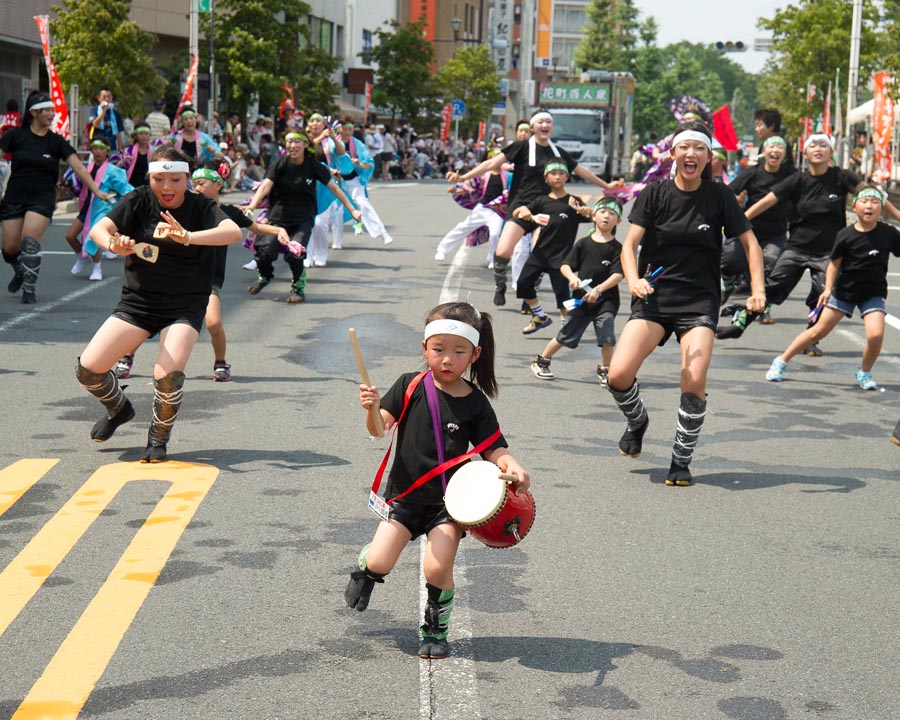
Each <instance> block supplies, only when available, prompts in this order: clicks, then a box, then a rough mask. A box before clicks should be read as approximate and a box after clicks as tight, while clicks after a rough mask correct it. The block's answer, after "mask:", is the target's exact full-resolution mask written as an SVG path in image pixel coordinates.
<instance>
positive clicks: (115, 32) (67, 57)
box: [50, 0, 166, 116]
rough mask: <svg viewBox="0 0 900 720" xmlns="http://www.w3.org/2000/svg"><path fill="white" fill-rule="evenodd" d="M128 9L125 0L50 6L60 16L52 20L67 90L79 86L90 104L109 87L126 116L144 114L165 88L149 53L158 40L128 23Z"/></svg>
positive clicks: (56, 53)
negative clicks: (152, 99) (145, 106)
mask: <svg viewBox="0 0 900 720" xmlns="http://www.w3.org/2000/svg"><path fill="white" fill-rule="evenodd" d="M130 6H131V3H130V2H128V1H127V0H67V1H66V2H63V4H62V5H59V6H57V5H54V6H52V8H51V9H52V10H53V11H54V12H56V13H57V15H58V16H59V17H58V18H56V19H55V20H51V21H50V35H51V38H52V42H53V49H52V51H53V62H54V64H55V65H56V69H57V71H58V72H59V78H60V80H61V81H62V84H63V87H65V88H66V89H68V88H69V87H71V86H72V85H73V84H77V85H78V86H79V88H80V93H81V97H82V98H83V99H85V100H87V101H89V99H90V98H92V97H93V96H95V95H96V94H97V93H98V92H99V91H100V90H101V89H103V88H106V89H108V90H110V91H111V92H112V93H113V95H114V96H115V98H116V104H117V105H118V107H119V110H120V111H121V113H122V115H123V116H127V115H131V114H134V113H139V112H143V110H144V103H145V101H146V100H148V99H151V98H153V97H156V96H157V95H159V94H160V93H161V92H162V90H163V88H164V87H165V84H166V83H165V80H164V79H163V78H162V77H161V76H160V75H158V74H157V72H156V69H155V68H154V65H153V59H152V57H151V54H150V51H151V50H152V49H153V47H154V46H155V45H156V42H157V40H156V36H155V35H153V34H152V33H147V32H144V31H143V30H141V29H140V27H138V24H137V23H135V22H132V21H131V20H129V19H128V11H129V8H130Z"/></svg>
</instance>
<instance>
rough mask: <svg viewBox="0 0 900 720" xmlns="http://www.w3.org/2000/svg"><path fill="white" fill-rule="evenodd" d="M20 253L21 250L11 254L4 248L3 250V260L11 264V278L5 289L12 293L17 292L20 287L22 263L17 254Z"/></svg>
mask: <svg viewBox="0 0 900 720" xmlns="http://www.w3.org/2000/svg"><path fill="white" fill-rule="evenodd" d="M21 254H22V253H21V252H17V253H15V254H13V253H8V252H6V250H4V251H3V260H4V261H5V262H7V263H9V264H10V265H12V269H13V276H12V280H10V281H9V285H7V286H6V289H7V290H8V291H9V292H11V293H12V294H15V293H17V292H19V290H21V289H22V280H23V274H22V265H21V264H20V263H19V256H20V255H21Z"/></svg>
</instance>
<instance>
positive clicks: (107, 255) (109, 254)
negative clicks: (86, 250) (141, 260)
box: [103, 250, 119, 260]
mask: <svg viewBox="0 0 900 720" xmlns="http://www.w3.org/2000/svg"><path fill="white" fill-rule="evenodd" d="M103 257H105V258H106V259H107V260H115V259H116V258H117V257H119V256H118V255H116V254H115V253H114V252H113V251H112V250H104V251H103Z"/></svg>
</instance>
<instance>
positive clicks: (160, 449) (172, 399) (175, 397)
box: [141, 370, 184, 463]
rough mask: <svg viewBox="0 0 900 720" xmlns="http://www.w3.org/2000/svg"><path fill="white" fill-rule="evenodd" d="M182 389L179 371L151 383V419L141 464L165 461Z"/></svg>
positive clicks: (182, 384) (182, 374)
mask: <svg viewBox="0 0 900 720" xmlns="http://www.w3.org/2000/svg"><path fill="white" fill-rule="evenodd" d="M183 388H184V373H183V372H181V371H180V370H176V371H175V372H170V373H169V374H168V375H166V376H165V377H163V378H160V379H159V380H154V381H153V419H152V420H151V421H150V432H148V433H147V448H146V450H144V454H143V455H142V456H141V462H142V463H161V462H165V461H166V444H167V443H168V442H169V436H170V435H171V434H172V426H173V425H174V424H175V418H176V417H178V410H179V408H180V407H181V397H182V395H183V394H184V390H183Z"/></svg>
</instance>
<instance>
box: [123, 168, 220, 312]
mask: <svg viewBox="0 0 900 720" xmlns="http://www.w3.org/2000/svg"><path fill="white" fill-rule="evenodd" d="M161 212H162V208H161V207H160V205H159V201H158V200H157V199H156V196H155V195H154V194H153V192H152V191H151V190H150V188H149V186H146V185H144V186H142V187H139V188H136V189H135V190H134V192H130V193H128V195H126V196H125V197H124V198H122V200H121V201H120V202H119V203H118V204H117V205H116V206H115V207H114V208H113V209H112V210H110V212H109V214H108V215H107V216H106V217H107V218H109V219H110V220H111V221H112V222H113V224H115V226H116V229H117V230H118V231H119V232H120V233H121V234H122V235H128V236H129V237H131V238H133V239H134V240H135V241H136V242H145V243H149V244H151V245H156V246H157V247H158V248H159V258H158V259H157V261H156V262H155V263H149V262H146V261H145V260H141V259H139V258H138V257H137V255H128V256H127V257H126V258H125V285H124V286H123V287H122V298H121V301H120V303H119V304H120V306H123V307H127V308H129V309H131V310H134V311H136V312H140V313H145V314H151V315H158V316H162V317H171V316H173V315H178V314H181V313H183V312H185V311H189V310H197V309H198V308H205V307H206V305H207V303H208V302H209V293H210V290H211V289H212V279H213V265H214V258H215V250H216V249H215V246H211V245H188V246H184V245H182V244H181V243H177V242H175V241H174V240H170V239H168V238H165V239H160V238H154V237H153V231H154V230H155V229H156V226H157V225H158V224H159V223H161V222H163V219H162V216H161V214H160V213H161ZM169 212H171V214H172V215H173V216H174V217H175V219H176V220H178V222H179V223H181V225H182V227H184V228H185V229H186V230H190V231H192V232H196V231H198V230H209V229H211V228H214V227H216V226H217V225H219V224H220V223H222V222H224V221H225V220H227V219H228V217H227V216H226V215H225V213H224V212H222V210H220V209H219V206H218V205H216V203H215V202H214V201H213V200H210V199H209V198H208V197H205V196H203V195H197V194H195V193H192V192H188V193H185V196H184V202H183V203H182V204H181V206H180V207H177V208H175V209H174V210H169Z"/></svg>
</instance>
